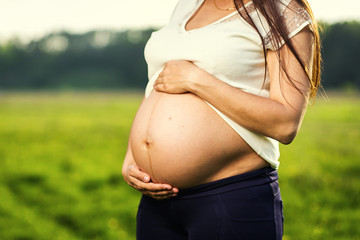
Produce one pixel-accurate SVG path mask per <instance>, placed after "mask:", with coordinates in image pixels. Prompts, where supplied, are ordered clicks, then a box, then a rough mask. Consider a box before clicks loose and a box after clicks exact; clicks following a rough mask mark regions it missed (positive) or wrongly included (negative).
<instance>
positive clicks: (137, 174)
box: [129, 166, 150, 182]
mask: <svg viewBox="0 0 360 240" xmlns="http://www.w3.org/2000/svg"><path fill="white" fill-rule="evenodd" d="M129 174H130V177H134V178H137V179H138V180H140V181H143V182H150V176H149V175H148V174H146V173H145V172H143V171H141V170H140V169H139V167H138V166H133V167H131V168H130V170H129Z"/></svg>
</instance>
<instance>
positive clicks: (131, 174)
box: [122, 99, 178, 200]
mask: <svg viewBox="0 0 360 240" xmlns="http://www.w3.org/2000/svg"><path fill="white" fill-rule="evenodd" d="M143 102H144V99H143V100H142V102H141V104H142V103H143ZM130 137H131V131H130V136H129V141H128V146H127V151H126V154H125V159H124V163H123V166H122V175H123V177H124V180H125V181H126V182H127V183H128V184H129V185H130V186H131V187H133V188H135V189H136V190H138V191H140V192H142V193H143V194H145V195H148V196H150V197H153V198H155V199H158V200H160V199H165V198H169V197H171V196H174V195H176V193H177V192H178V189H176V188H173V187H172V186H171V185H169V184H162V183H153V182H151V179H150V176H149V175H148V174H146V173H145V172H143V171H141V170H140V169H139V167H138V166H137V164H136V162H135V160H134V157H133V154H132V151H131V143H130Z"/></svg>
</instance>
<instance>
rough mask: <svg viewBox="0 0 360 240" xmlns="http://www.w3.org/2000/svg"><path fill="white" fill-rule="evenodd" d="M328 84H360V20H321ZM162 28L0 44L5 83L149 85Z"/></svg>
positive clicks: (1, 85)
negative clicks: (152, 51)
mask: <svg viewBox="0 0 360 240" xmlns="http://www.w3.org/2000/svg"><path fill="white" fill-rule="evenodd" d="M321 25H322V26H323V31H322V32H321V40H322V44H323V49H322V51H323V69H324V71H323V74H322V80H323V85H324V87H325V88H326V89H329V88H333V89H339V88H349V87H351V88H359V87H360V67H359V66H360V60H359V57H360V46H359V44H360V22H356V21H350V22H339V23H335V24H326V23H321ZM154 30H156V29H145V30H144V29H143V30H133V29H128V30H124V31H120V32H115V31H109V30H101V31H91V32H87V33H84V34H70V33H68V32H58V33H51V34H49V35H46V36H44V37H43V38H41V39H39V40H33V41H31V42H29V43H28V44H22V43H21V42H20V41H19V40H17V39H16V38H15V39H12V40H11V41H8V42H6V43H3V44H1V45H0V89H4V90H5V89H80V88H81V89H92V88H94V89H106V88H111V89H114V88H115V89H130V88H144V87H145V85H146V82H147V67H146V63H145V60H144V46H145V44H146V42H147V40H148V38H149V37H150V35H151V32H152V31H154Z"/></svg>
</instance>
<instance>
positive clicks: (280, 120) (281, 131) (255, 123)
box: [155, 28, 312, 144]
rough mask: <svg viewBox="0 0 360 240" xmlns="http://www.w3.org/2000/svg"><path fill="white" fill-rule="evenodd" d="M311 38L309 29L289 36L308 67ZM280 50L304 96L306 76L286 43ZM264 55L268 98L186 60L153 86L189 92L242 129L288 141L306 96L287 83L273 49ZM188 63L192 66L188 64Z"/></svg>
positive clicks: (171, 65)
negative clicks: (238, 87) (268, 84)
mask: <svg viewBox="0 0 360 240" xmlns="http://www.w3.org/2000/svg"><path fill="white" fill-rule="evenodd" d="M311 40H312V34H311V32H310V30H309V29H308V28H305V29H303V30H302V31H301V32H300V33H298V34H297V35H296V36H294V37H293V38H291V41H293V43H294V46H295V48H296V49H298V52H299V54H300V58H302V59H303V60H304V62H305V64H306V65H307V66H311V60H312V59H311V53H312V52H311V51H310V49H311V43H312V41H311ZM308 50H309V51H308ZM280 53H281V61H282V62H283V64H284V65H285V68H286V69H287V71H288V73H289V75H290V77H292V78H293V79H294V80H293V81H294V82H295V84H296V86H297V87H298V88H299V89H301V91H302V92H303V93H304V94H305V96H307V95H308V86H309V83H308V79H307V77H306V74H305V72H304V71H303V70H302V68H301V66H300V64H299V63H298V62H297V60H296V58H295V56H294V55H293V54H292V53H291V51H290V50H289V49H288V47H287V46H283V47H282V48H281V49H280ZM267 58H268V68H269V74H270V75H269V77H270V97H269V98H265V97H261V96H257V95H253V94H250V93H246V92H244V91H242V90H240V89H237V88H234V87H232V86H230V85H228V84H227V83H225V82H223V81H220V80H219V79H217V78H216V77H215V76H213V75H211V74H210V73H208V72H206V71H204V70H202V69H200V68H198V67H197V66H196V65H194V64H193V63H190V62H187V63H185V61H183V62H180V61H178V62H177V61H175V62H170V63H169V64H168V66H166V67H165V68H164V70H163V72H162V73H161V74H160V75H159V78H158V79H157V81H156V82H155V89H156V90H157V91H162V92H167V93H182V92H192V93H194V94H196V95H198V96H199V97H200V98H202V99H204V100H206V101H207V102H209V103H210V104H212V105H213V106H214V107H216V108H217V109H219V110H220V111H221V112H223V113H224V114H225V115H227V116H228V117H230V118H231V119H232V120H233V121H235V122H237V123H238V124H240V125H242V126H244V127H245V128H248V129H250V130H253V131H256V132H258V133H260V134H263V135H265V136H268V137H271V138H274V139H276V140H278V141H280V142H281V143H283V144H289V143H291V142H292V140H293V139H294V138H295V136H296V134H297V132H298V129H299V127H300V125H301V122H302V119H303V116H304V113H305V109H306V106H307V99H306V98H305V97H304V95H302V94H301V93H299V92H298V91H297V90H296V89H295V88H294V86H292V85H291V84H290V83H289V81H288V78H287V76H286V75H285V73H284V72H283V70H282V69H281V70H279V60H278V57H277V54H276V52H273V51H270V50H269V51H268V53H267ZM191 64H192V65H193V66H195V68H194V67H191V66H190V65H191ZM179 68H182V70H180V69H179Z"/></svg>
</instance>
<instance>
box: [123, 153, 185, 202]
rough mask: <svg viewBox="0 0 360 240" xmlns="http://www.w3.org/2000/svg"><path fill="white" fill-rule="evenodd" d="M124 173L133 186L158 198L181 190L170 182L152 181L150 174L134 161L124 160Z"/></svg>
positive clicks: (172, 194)
mask: <svg viewBox="0 0 360 240" xmlns="http://www.w3.org/2000/svg"><path fill="white" fill-rule="evenodd" d="M122 175H123V177H124V179H125V181H126V182H127V184H129V185H130V186H131V187H133V188H135V189H136V190H138V191H140V192H141V193H143V194H145V195H147V196H150V197H152V198H154V199H157V200H162V199H167V198H170V197H173V196H176V195H177V193H178V192H179V190H178V189H177V188H173V187H172V186H171V185H169V184H163V183H153V182H151V179H150V176H149V175H148V174H146V173H145V172H143V171H141V170H140V169H139V167H138V166H137V165H136V163H135V162H134V161H131V162H129V161H126V160H125V161H124V164H123V168H122Z"/></svg>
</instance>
